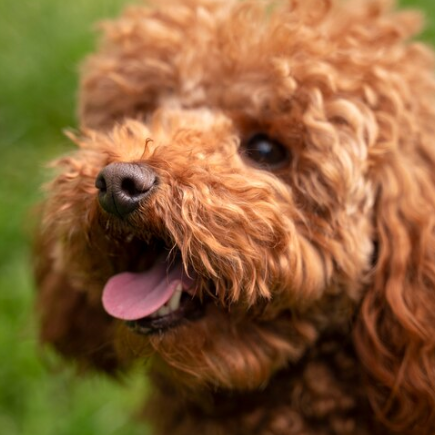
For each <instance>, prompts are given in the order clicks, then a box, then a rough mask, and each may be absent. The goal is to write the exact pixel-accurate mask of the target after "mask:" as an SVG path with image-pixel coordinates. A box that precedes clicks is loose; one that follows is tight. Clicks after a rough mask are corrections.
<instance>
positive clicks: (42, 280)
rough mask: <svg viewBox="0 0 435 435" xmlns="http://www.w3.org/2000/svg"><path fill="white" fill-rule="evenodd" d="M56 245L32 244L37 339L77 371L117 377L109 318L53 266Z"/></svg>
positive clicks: (118, 366)
mask: <svg viewBox="0 0 435 435" xmlns="http://www.w3.org/2000/svg"><path fill="white" fill-rule="evenodd" d="M54 246H55V244H54V242H53V240H50V237H46V236H45V237H41V236H39V237H38V239H37V241H36V243H35V255H34V258H35V277H36V285H37V287H38V290H39V291H38V296H37V310H38V315H39V324H40V338H41V341H42V342H43V343H48V344H51V345H53V346H54V347H55V348H56V350H57V351H58V352H59V353H61V354H62V355H63V356H64V357H66V358H68V359H72V360H74V361H76V362H77V364H78V368H79V370H87V369H97V370H101V371H104V372H107V373H110V374H116V373H117V372H118V371H119V370H120V369H121V368H122V367H121V366H122V364H121V363H120V361H119V360H118V358H117V355H116V352H115V348H114V334H115V329H114V325H113V321H112V319H111V318H110V317H109V316H108V315H107V314H106V313H105V312H104V311H103V309H102V308H101V306H100V305H99V303H98V302H97V301H92V300H91V299H90V298H89V296H88V294H87V293H86V292H85V291H83V290H85V289H78V288H75V287H74V285H73V283H72V282H70V280H69V278H68V274H67V271H65V270H62V269H61V268H58V267H57V266H56V252H55V248H54Z"/></svg>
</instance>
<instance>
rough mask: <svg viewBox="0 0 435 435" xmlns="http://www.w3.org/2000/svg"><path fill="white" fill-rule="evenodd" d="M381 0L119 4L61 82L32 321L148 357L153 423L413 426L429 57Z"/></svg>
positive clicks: (77, 346)
mask: <svg viewBox="0 0 435 435" xmlns="http://www.w3.org/2000/svg"><path fill="white" fill-rule="evenodd" d="M418 28H419V19H418V16H417V15H415V14H412V13H403V14H399V13H393V12H391V11H390V10H389V9H388V7H387V6H385V5H384V4H383V2H381V1H371V2H364V1H361V2H359V3H355V2H354V3H352V4H349V3H348V4H345V5H335V4H334V5H331V4H330V2H329V1H314V0H310V1H305V2H296V1H289V2H283V3H278V4H271V3H256V4H255V3H250V2H249V3H248V2H237V1H224V0H222V1H220V0H183V1H182V2H178V1H173V2H170V3H169V2H166V3H165V6H164V8H161V9H158V8H156V9H148V8H145V7H136V8H132V9H129V10H127V11H126V13H125V14H124V15H123V16H122V17H121V18H120V19H118V20H116V21H114V22H111V23H107V24H105V38H104V40H103V44H102V46H101V48H100V50H99V52H98V53H97V54H96V55H94V56H93V57H91V58H90V59H89V61H88V62H87V64H86V67H85V70H84V74H83V79H82V85H81V99H80V101H81V108H80V114H81V127H82V131H83V133H82V135H81V136H74V135H71V137H72V139H73V140H74V141H75V142H76V143H77V144H78V145H79V146H80V150H78V151H77V152H76V153H74V154H73V155H71V156H69V157H65V158H63V159H61V160H59V161H58V162H57V164H58V166H59V168H61V170H60V174H59V175H58V176H57V178H56V179H55V180H54V181H53V182H52V183H51V185H50V186H49V197H48V199H47V202H46V204H45V206H44V211H43V220H42V226H41V231H40V237H39V239H38V245H37V248H38V251H37V278H38V284H39V287H40V289H41V291H40V304H39V307H40V312H41V319H42V328H41V331H42V338H43V340H44V341H46V342H50V343H52V344H54V345H55V346H56V348H57V349H58V350H59V351H60V352H61V353H63V354H64V355H66V356H67V357H70V358H74V359H75V360H77V362H78V363H79V364H80V365H81V366H84V367H93V368H97V369H100V370H104V371H106V372H109V373H116V372H117V371H119V370H124V369H126V368H128V367H129V365H131V364H132V362H134V361H142V360H149V361H150V364H149V375H150V379H151V382H152V384H153V385H154V393H153V395H152V397H151V398H150V400H149V406H148V411H147V415H148V416H149V419H150V420H151V421H153V423H154V425H155V428H156V431H157V432H156V433H157V434H159V435H169V434H171V435H172V434H175V435H192V434H207V435H212V434H213V435H224V434H232V435H247V434H257V435H266V434H268V435H272V434H273V435H296V434H307V435H314V434H316V435H332V434H336V435H345V434H348V435H351V434H352V435H368V434H377V435H381V434H382V435H385V434H390V433H401V434H407V435H408V434H409V435H432V434H433V433H435V239H434V237H435V235H434V219H435V213H434V209H435V188H434V182H435V175H434V174H435V172H434V168H435V146H434V144H433V141H434V140H435V127H434V120H435V105H434V101H435V100H434V97H435V80H434V78H433V76H432V69H433V55H432V53H431V52H430V50H428V49H426V48H424V47H422V46H421V45H420V44H418V43H411V42H408V41H407V39H408V38H409V37H410V36H411V35H412V34H414V33H415V32H416V31H417V30H418Z"/></svg>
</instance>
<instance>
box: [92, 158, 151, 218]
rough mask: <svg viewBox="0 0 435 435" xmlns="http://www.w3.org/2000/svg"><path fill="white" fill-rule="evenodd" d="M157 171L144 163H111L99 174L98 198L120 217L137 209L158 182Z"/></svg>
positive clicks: (96, 185) (97, 180)
mask: <svg viewBox="0 0 435 435" xmlns="http://www.w3.org/2000/svg"><path fill="white" fill-rule="evenodd" d="M156 181H157V177H156V174H155V172H154V171H153V170H152V169H151V168H150V167H149V166H147V165H145V164H143V163H122V162H121V163H111V164H110V165H107V166H106V167H105V168H104V169H103V170H102V171H101V172H100V173H99V174H98V176H97V179H96V181H95V187H96V188H97V189H99V192H98V200H99V201H100V205H101V207H103V208H104V210H106V211H107V212H108V213H111V214H114V215H117V216H119V217H124V216H127V215H128V214H129V213H131V212H132V211H134V210H136V209H137V207H138V206H139V203H140V202H141V201H142V199H144V198H145V197H146V196H147V195H148V194H149V192H150V190H151V189H152V187H153V186H154V185H155V184H156Z"/></svg>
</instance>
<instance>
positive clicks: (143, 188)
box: [121, 177, 152, 197]
mask: <svg viewBox="0 0 435 435" xmlns="http://www.w3.org/2000/svg"><path fill="white" fill-rule="evenodd" d="M138 181H139V180H137V179H135V178H130V177H126V178H123V179H122V181H121V191H122V192H123V193H125V194H126V195H127V196H131V197H135V196H138V195H141V194H142V193H146V192H147V191H148V190H150V189H151V187H152V183H148V184H144V183H141V184H139V183H138Z"/></svg>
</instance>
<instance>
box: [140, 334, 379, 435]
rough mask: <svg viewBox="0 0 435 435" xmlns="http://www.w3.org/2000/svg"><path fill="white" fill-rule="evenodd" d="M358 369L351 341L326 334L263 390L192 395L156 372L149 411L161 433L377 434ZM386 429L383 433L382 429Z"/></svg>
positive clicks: (185, 434)
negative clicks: (154, 389)
mask: <svg viewBox="0 0 435 435" xmlns="http://www.w3.org/2000/svg"><path fill="white" fill-rule="evenodd" d="M360 377H361V373H360V369H359V367H358V365H357V363H356V358H355V355H354V350H353V347H352V345H351V343H349V341H348V339H345V338H343V337H342V336H336V335H334V336H330V337H325V338H323V339H321V340H320V342H318V343H317V344H316V346H315V347H313V349H312V350H311V351H309V352H308V353H307V355H306V356H305V357H304V358H303V360H301V361H299V362H298V363H297V364H294V365H289V366H288V367H287V368H286V369H283V370H281V371H279V372H277V373H275V375H274V376H273V377H272V378H271V380H270V382H269V383H268V385H267V386H265V387H264V389H259V390H255V391H248V392H236V391H227V390H214V391H207V392H202V393H200V394H198V393H195V394H193V393H192V394H191V395H188V394H186V393H185V392H183V393H182V394H181V393H180V392H179V391H177V390H176V389H175V388H174V387H173V386H172V385H171V384H170V383H169V382H168V381H167V380H166V379H165V378H162V377H161V376H159V375H157V374H154V375H153V377H152V379H153V383H154V384H155V385H156V391H155V392H154V395H153V396H152V397H151V398H150V401H149V407H148V412H147V415H148V416H149V419H150V421H153V420H154V421H155V423H156V429H157V430H158V432H157V433H158V435H169V434H172V433H175V432H176V433H177V434H179V435H192V434H204V435H208V434H210V435H211V434H213V435H224V434H225V435H227V434H231V435H248V434H249V435H252V434H255V435H262V434H265V435H266V434H277V435H296V434H306V435H314V434H315V435H332V434H334V435H345V434H346V435H350V434H352V435H367V434H370V435H374V434H376V433H381V432H379V431H377V430H376V428H375V427H374V426H373V421H372V420H373V416H372V414H373V413H372V412H371V411H370V410H369V407H368V404H367V403H366V402H365V400H364V399H363V397H364V394H363V391H362V386H361V385H362V382H361V379H360ZM382 433H385V432H382Z"/></svg>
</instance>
